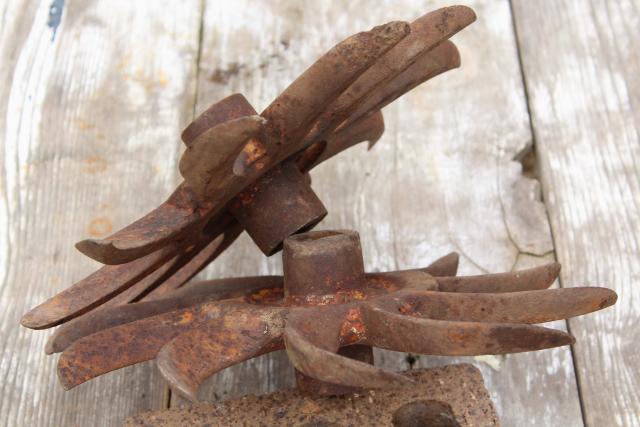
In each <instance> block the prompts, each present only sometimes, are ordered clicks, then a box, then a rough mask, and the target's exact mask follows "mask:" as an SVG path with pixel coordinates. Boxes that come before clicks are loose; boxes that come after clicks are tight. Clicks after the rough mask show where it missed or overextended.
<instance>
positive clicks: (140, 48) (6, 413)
mask: <svg viewBox="0 0 640 427" xmlns="http://www.w3.org/2000/svg"><path fill="white" fill-rule="evenodd" d="M466 3H468V4H470V5H471V6H472V7H474V9H476V11H477V12H478V15H479V20H478V22H476V23H475V24H473V25H472V26H471V27H470V28H468V29H467V30H465V31H464V32H463V33H461V34H460V35H458V36H456V37H455V38H454V41H455V42H456V43H457V44H458V46H459V47H460V50H461V54H462V61H463V67H462V68H461V69H460V70H456V71H453V72H450V73H449V74H448V75H446V76H442V77H439V78H437V79H435V80H434V81H432V82H430V83H428V84H426V85H424V86H423V87H421V88H419V89H417V90H415V91H414V92H413V93H412V94H410V95H408V96H406V97H405V98H403V99H401V100H400V101H399V102H397V103H396V104H394V105H393V106H390V107H389V108H387V109H386V110H385V121H386V126H387V131H386V133H385V136H384V137H383V139H382V140H381V141H379V143H378V145H376V147H375V148H374V149H373V150H372V151H370V152H367V151H366V148H365V147H364V146H360V147H355V148H353V149H352V150H351V151H349V152H346V153H344V154H342V155H341V156H339V157H337V158H335V159H332V160H331V161H330V162H329V163H327V164H325V165H323V166H321V167H319V168H318V169H317V170H316V171H314V172H313V174H312V175H313V180H314V188H315V189H316V191H317V193H318V194H319V195H320V197H321V198H322V199H323V201H324V202H325V205H326V206H327V208H328V210H329V212H330V214H329V216H328V217H327V219H326V220H325V221H324V222H323V223H322V224H321V225H320V226H319V228H351V229H356V230H358V231H359V232H360V234H361V238H362V243H363V248H364V252H365V262H366V265H367V268H368V270H369V271H376V270H380V271H382V270H390V269H396V268H411V267H418V266H423V265H425V264H427V263H428V262H430V261H431V260H433V259H435V258H437V257H438V256H440V255H442V254H444V253H447V252H449V251H451V250H456V251H458V252H460V253H461V254H462V260H461V272H462V273H463V274H474V273H479V272H488V271H491V272H494V271H505V270H511V269H519V268H525V267H528V266H531V265H537V264H540V263H543V262H548V261H550V260H552V259H553V258H554V256H555V254H554V252H553V244H552V239H551V233H550V231H549V225H548V223H547V219H546V213H545V207H544V205H543V204H542V203H541V202H540V194H539V193H540V189H539V186H538V184H537V183H536V182H535V181H533V180H531V179H528V178H525V177H524V176H523V174H522V171H521V166H520V164H519V163H518V161H517V160H518V159H521V158H522V157H524V156H525V155H526V153H527V152H529V150H530V149H531V147H532V134H531V129H530V121H529V120H530V118H529V116H528V111H527V102H526V101H527V100H526V97H525V93H524V87H523V83H522V76H521V71H523V72H524V76H525V80H526V83H527V89H528V93H529V101H530V105H529V108H530V110H531V112H532V120H533V129H534V131H535V135H536V152H537V155H538V158H539V163H540V165H539V166H540V169H541V171H542V179H543V185H542V187H543V194H544V197H545V201H546V203H547V207H548V208H549V214H550V217H551V225H552V228H553V237H554V241H555V244H556V245H557V251H558V258H559V260H560V261H561V262H562V263H563V267H564V269H563V273H562V282H563V283H562V284H563V285H564V286H566V285H571V284H587V283H591V284H604V285H610V286H613V287H615V289H616V290H617V291H618V292H619V294H620V295H621V298H622V300H621V302H620V303H619V305H618V306H617V308H616V309H614V310H611V309H610V310H609V311H608V312H606V313H603V314H596V315H591V316H588V317H586V318H583V319H576V320H572V321H571V323H570V326H571V329H572V332H573V333H574V334H575V335H576V336H577V338H578V345H577V346H576V347H575V350H576V354H575V357H576V360H577V364H578V366H577V367H578V371H579V373H580V376H579V377H580V387H581V388H580V391H581V393H582V398H583V406H584V408H583V409H584V413H585V414H586V420H587V421H588V424H589V425H592V426H596V425H597V426H599V425H612V424H616V425H636V424H639V423H640V421H639V420H638V413H640V408H639V406H640V405H639V404H638V395H637V393H636V388H637V387H636V386H637V384H638V371H637V365H638V356H637V355H636V354H635V352H634V348H635V339H634V338H635V335H634V334H635V329H634V326H635V325H634V322H635V321H636V320H637V317H638V315H637V313H638V310H637V309H634V302H635V300H637V295H635V293H634V289H633V283H634V282H633V280H634V278H636V279H637V277H638V276H639V274H638V271H639V270H640V269H639V265H640V262H639V260H638V256H637V254H638V245H637V238H636V234H637V230H638V222H639V218H638V210H637V204H638V186H639V184H638V173H637V172H638V171H637V161H636V160H637V159H638V157H639V156H638V144H637V142H638V136H637V125H638V120H639V115H640V112H639V111H638V110H637V109H634V108H633V106H634V105H635V106H637V105H638V101H639V98H640V95H639V92H638V90H639V88H640V82H639V81H638V73H637V70H638V59H637V57H636V56H635V55H634V52H635V51H637V45H638V39H637V37H634V34H635V33H634V31H635V32H637V30H636V29H637V28H638V27H639V25H638V23H639V22H638V20H639V19H640V18H639V16H640V15H639V14H638V9H639V7H638V4H637V2H636V3H631V2H629V1H620V2H617V3H614V2H604V1H600V2H581V1H574V2H553V3H552V2H544V3H543V2H541V1H536V2H533V1H528V2H525V1H516V2H515V3H514V11H515V16H514V19H515V22H516V23H517V29H518V42H519V45H520V47H521V56H522V63H523V65H524V69H523V70H521V69H520V66H519V60H518V50H517V44H516V39H515V35H514V29H513V25H512V24H513V21H512V16H511V10H510V5H509V3H508V2H507V1H505V0H495V1H493V0H487V1H480V0H477V1H472V2H466ZM57 4H59V3H57ZM444 4H445V3H444V2H442V1H427V2H425V1H418V0H401V1H390V0H388V1H379V2H376V3H375V5H374V4H373V3H372V2H369V1H364V0H358V1H346V0H344V1H343V0H339V1H331V2H315V1H310V0H307V1H290V0H269V1H264V2H249V1H248V0H236V1H233V2H219V1H214V0H208V1H203V2H200V1H196V0H190V1H188V2H180V3H179V4H178V3H170V2H169V3H166V4H165V3H163V4H158V3H157V2H153V3H150V2H128V1H125V0H122V1H110V2H98V1H90V2H79V1H67V2H66V3H65V5H64V9H63V11H62V15H61V20H60V23H59V25H58V26H57V28H56V31H55V36H54V34H53V28H52V27H51V26H50V25H49V23H51V25H52V26H55V19H53V20H52V17H51V16H50V15H51V12H52V11H51V9H50V3H49V2H48V1H45V2H42V3H40V4H38V3H37V2H26V1H4V2H2V1H0V141H1V142H2V146H1V147H2V148H1V151H0V153H1V154H0V159H1V160H2V161H1V162H0V168H1V170H2V174H1V175H0V188H2V190H1V192H0V194H2V198H1V200H0V235H1V236H2V240H1V243H0V277H2V282H0V307H2V309H3V310H2V313H1V314H0V336H1V337H2V342H3V343H4V345H3V347H2V355H1V357H0V360H1V362H0V375H1V377H0V391H1V392H2V396H3V399H2V402H1V403H0V411H1V413H2V414H3V418H2V421H3V422H4V423H5V424H6V425H56V426H57V425H119V424H120V422H121V421H122V420H123V419H124V418H125V417H127V416H128V415H131V414H133V413H135V412H138V411H142V410H148V409H157V408H161V407H163V406H166V404H167V403H168V402H167V389H166V386H165V385H164V382H163V381H162V380H161V379H160V377H159V375H158V374H157V373H156V371H155V368H154V367H153V365H152V364H143V365H141V366H138V367H134V368H128V369H126V370H123V371H119V372H115V373H111V374H107V375H105V376H104V377H102V378H99V379H97V380H94V381H92V382H90V383H88V384H85V385H81V386H79V387H78V388H77V389H75V390H73V391H70V392H66V393H65V392H64V391H62V388H61V387H60V386H59V384H58V383H57V379H56V378H55V359H56V358H55V357H50V358H47V357H45V356H44V353H43V350H42V349H43V346H44V342H45V341H46V338H47V337H48V335H49V334H50V332H32V331H29V330H26V329H23V328H20V327H19V326H18V321H19V318H20V316H21V314H22V313H24V312H25V311H26V310H27V309H28V308H30V307H32V306H33V305H34V304H36V303H38V302H40V301H42V300H43V299H45V298H47V297H49V296H51V295H52V294H54V293H55V292H57V291H60V290H61V289H63V288H65V287H67V286H68V285H69V284H71V283H72V282H73V281H75V280H78V279H80V278H81V277H83V276H84V275H86V274H87V273H89V272H91V271H93V270H94V269H95V268H96V267H97V263H94V262H92V261H91V260H88V259H87V258H86V257H83V256H82V255H80V254H79V253H78V252H77V251H75V249H73V246H72V243H73V242H75V241H77V240H79V239H81V238H84V237H88V236H101V235H106V234H107V233H108V232H109V231H110V230H115V229H118V228H120V227H121V226H123V225H125V224H127V223H129V222H130V221H131V220H133V219H135V218H137V217H138V216H139V215H140V214H142V213H144V212H146V211H148V210H149V209H151V208H152V207H153V206H155V205H157V204H158V203H159V202H161V201H162V200H164V198H165V197H166V196H167V195H168V194H169V192H170V191H171V189H172V188H173V187H174V186H175V184H176V183H177V182H178V178H179V177H178V175H177V173H176V164H177V159H178V157H179V155H180V153H181V150H182V146H181V144H180V142H179V138H178V135H179V133H180V130H181V128H182V127H183V126H184V125H185V124H186V123H187V122H188V121H189V120H190V119H191V115H192V113H193V111H194V110H195V111H197V112H200V111H202V110H204V109H205V108H206V107H207V106H208V105H209V104H210V103H212V102H215V101H217V100H219V99H221V98H223V97H224V96H226V95H228V94H230V93H233V92H241V93H244V94H245V96H246V97H247V98H248V99H249V100H250V102H252V103H253V105H254V106H255V108H256V109H257V110H259V111H260V110H261V109H262V108H264V107H265V106H266V105H267V104H268V103H269V102H270V101H271V100H272V99H273V98H274V97H275V96H276V95H277V94H278V93H279V92H280V91H281V90H282V89H284V88H285V87H286V85H287V84H288V83H289V82H290V81H291V80H292V79H293V78H295V76H297V75H298V74H299V73H300V72H301V71H303V70H304V69H305V68H306V67H307V66H308V65H309V64H310V63H311V62H312V61H313V60H314V59H315V58H316V57H317V56H318V55H319V54H321V53H323V52H324V51H325V50H326V49H327V48H328V47H330V46H331V45H333V44H334V43H335V42H337V41H339V40H340V39H342V38H344V37H345V36H347V35H349V34H352V33H353V32H356V31H360V30H364V29H368V28H370V27H371V26H373V25H376V24H379V23H382V22H385V21H388V20H391V19H406V20H411V19H413V18H415V17H417V16H419V15H420V14H421V13H424V12H426V11H428V10H432V9H434V8H436V7H439V6H442V5H444ZM54 18H55V17H54ZM201 25H202V30H203V31H202V34H201V35H200V28H201ZM200 36H202V38H201V39H200ZM200 41H201V45H199V42H200ZM199 49H200V53H201V56H200V62H199V64H198V63H197V60H198V52H199ZM553 49H556V50H553ZM198 66H199V69H198ZM196 95H197V102H196ZM280 271H281V264H280V259H279V256H277V255H276V256H274V257H271V258H269V259H267V258H265V257H264V256H263V255H262V254H261V253H260V252H259V251H258V249H257V248H256V247H255V246H254V245H253V243H252V242H251V241H250V239H249V238H248V237H247V236H246V235H243V236H241V238H240V239H239V240H238V242H237V243H236V244H235V245H234V247H232V248H231V249H230V250H229V251H228V252H227V253H226V254H224V255H223V256H222V257H221V258H220V259H219V260H218V261H217V262H216V263H214V264H213V265H212V266H211V267H209V268H208V269H207V271H206V272H205V273H204V274H203V275H201V277H212V278H213V277H225V276H226V277H228V276H238V275H249V274H274V273H279V272H280ZM634 297H635V299H634ZM636 305H637V304H636ZM553 326H554V327H558V328H564V327H565V324H564V322H556V323H555V324H554V325H553ZM629 329H631V330H630V331H629ZM376 356H377V360H378V363H380V364H382V365H384V366H386V367H389V368H392V369H398V370H399V369H406V368H408V367H409V363H408V362H407V360H406V356H405V355H404V354H400V353H394V352H388V351H380V352H377V354H376ZM452 360H456V361H457V360H461V359H448V358H427V357H419V358H418V359H417V362H416V363H415V364H414V366H416V367H418V366H433V365H437V364H443V363H447V362H450V361H452ZM462 360H465V361H474V362H475V363H476V365H478V366H479V367H480V368H481V370H482V371H483V375H484V376H485V380H486V382H487V388H488V389H489V390H490V391H491V392H492V397H493V399H494V401H495V402H496V406H497V410H498V412H499V414H500V416H501V419H502V421H503V424H504V425H507V426H508V425H514V426H515V425H518V426H522V425H571V426H573V425H576V426H577V425H581V424H582V417H581V413H580V405H579V399H578V393H577V385H576V380H575V377H574V373H573V372H574V370H573V364H572V357H571V353H570V351H569V350H568V349H555V350H548V351H543V352H538V353H531V354H520V355H510V356H507V357H483V358H475V360H474V359H462ZM290 385H293V376H292V370H291V367H290V365H289V362H288V360H287V358H286V355H284V354H283V353H275V354H271V355H266V356H263V357H261V358H258V359H255V360H252V361H249V362H247V363H244V364H242V365H239V366H236V367H233V368H230V369H228V370H225V371H223V372H222V373H220V374H218V375H216V376H214V377H213V378H211V379H210V380H209V381H208V383H207V385H206V386H205V387H204V390H203V391H202V395H201V396H202V397H203V398H205V399H223V398H227V397H231V396H237V395H240V394H245V393H262V392H266V391H270V390H274V389H277V388H282V387H286V386H290ZM170 403H171V405H172V406H175V405H178V404H180V403H181V401H180V399H178V398H176V397H175V396H171V402H170Z"/></svg>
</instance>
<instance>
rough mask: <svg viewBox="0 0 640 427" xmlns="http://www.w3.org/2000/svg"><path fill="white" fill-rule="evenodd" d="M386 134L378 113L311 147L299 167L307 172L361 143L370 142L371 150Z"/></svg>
mask: <svg viewBox="0 0 640 427" xmlns="http://www.w3.org/2000/svg"><path fill="white" fill-rule="evenodd" d="M383 132H384V118H383V117H382V112H381V111H376V112H374V113H372V114H370V115H368V116H366V117H362V118H361V119H360V120H358V121H356V122H354V123H353V124H351V126H348V127H346V128H344V129H341V130H340V131H338V132H335V133H334V134H332V135H331V136H329V137H328V138H327V140H326V141H320V142H318V143H316V144H318V145H316V144H312V145H311V146H309V147H308V148H307V149H306V150H305V151H304V152H303V154H302V155H301V156H300V157H299V158H298V161H297V162H298V167H299V168H300V170H301V171H303V172H307V171H309V170H311V169H313V168H314V167H316V166H317V165H319V164H320V163H322V162H324V161H325V160H327V159H330V158H331V157H333V156H335V155H336V154H338V153H340V152H342V151H344V150H346V149H347V148H349V147H352V146H354V145H356V144H358V143H360V142H364V141H368V142H369V148H371V147H373V145H374V144H375V143H376V142H377V141H378V139H380V137H381V136H382V134H383Z"/></svg>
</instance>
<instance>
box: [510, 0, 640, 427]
mask: <svg viewBox="0 0 640 427" xmlns="http://www.w3.org/2000/svg"><path fill="white" fill-rule="evenodd" d="M514 15H515V22H516V27H517V32H518V37H519V42H520V46H521V54H522V62H523V66H524V71H525V80H526V85H527V89H528V93H529V105H530V110H531V116H532V123H533V128H534V132H535V135H536V151H537V154H538V159H539V167H540V170H541V178H542V184H543V190H544V196H545V200H546V202H547V207H548V210H549V216H550V219H551V225H552V229H553V235H554V241H555V244H556V251H557V256H558V260H559V261H560V262H561V263H562V265H563V270H562V275H561V282H562V285H563V286H573V285H584V284H598V285H603V286H608V287H611V288H613V289H615V290H616V292H618V295H619V301H618V304H617V305H616V306H615V307H614V308H613V309H608V310H607V311H605V312H602V313H598V314H595V315H591V316H586V317H581V318H576V319H572V320H571V321H570V323H569V325H570V328H571V332H572V333H573V334H574V335H575V336H576V339H577V340H578V342H577V344H576V345H575V347H574V352H575V360H576V365H577V366H576V367H577V370H578V378H579V384H580V393H581V397H582V401H583V406H584V413H585V421H586V423H587V425H589V426H604V425H607V426H613V425H616V426H637V425H640V395H639V394H638V389H639V388H640V371H639V369H638V367H639V366H640V355H639V352H638V341H640V330H639V329H638V327H637V324H638V322H639V321H640V308H639V304H638V301H640V293H639V289H640V288H639V287H638V278H640V256H639V255H638V254H639V253H640V244H639V243H638V231H639V230H640V208H639V206H640V138H639V134H638V130H639V129H640V108H639V106H640V72H639V70H640V59H639V58H638V54H637V52H638V50H639V49H640V39H639V38H638V28H640V1H637V0H635V1H630V0H621V1H615V2H612V1H605V0H599V1H582V0H573V1H545V2H544V7H541V2H531V1H520V0H517V1H515V2H514Z"/></svg>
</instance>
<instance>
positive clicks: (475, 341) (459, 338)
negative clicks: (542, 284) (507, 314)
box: [362, 304, 575, 356]
mask: <svg viewBox="0 0 640 427" xmlns="http://www.w3.org/2000/svg"><path fill="white" fill-rule="evenodd" d="M362 312H363V319H364V322H365V327H366V342H367V343H368V344H370V345H375V346H376V347H382V348H386V349H390V350H395V351H405V352H410V353H420V354H429V355H435V356H477V355H482V354H505V353H519V352H524V351H533V350H542V349H545V348H551V347H558V346H562V345H568V344H573V343H574V342H575V340H574V338H573V337H572V336H571V335H569V334H567V333H565V332H562V331H556V330H553V329H548V328H543V327H540V326H532V325H521V324H511V323H484V322H459V321H447V320H433V319H423V318H419V317H413V316H404V315H402V314H398V313H396V312H391V311H388V310H386V309H384V308H383V307H380V306H374V305H366V304H363V307H362Z"/></svg>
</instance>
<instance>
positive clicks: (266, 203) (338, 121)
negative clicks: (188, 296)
mask: <svg viewBox="0 0 640 427" xmlns="http://www.w3.org/2000/svg"><path fill="white" fill-rule="evenodd" d="M474 20H475V14H474V12H473V11H472V10H471V9H469V8H467V7H464V6H452V7H446V8H442V9H439V10H436V11H434V12H431V13H427V14H426V15H424V16H422V17H420V18H419V19H417V20H416V21H414V22H412V23H411V24H408V23H406V22H390V23H388V24H385V25H381V26H378V27H375V28H373V29H372V30H370V31H366V32H362V33H358V34H355V35H353V36H351V37H349V38H347V39H345V40H344V41H342V42H340V43H338V44H337V45H336V46H334V47H333V48H332V49H331V50H329V51H328V52H327V53H326V54H325V55H324V56H322V57H321V58H320V59H318V60H317V61H316V62H315V63H314V64H313V65H311V66H310V67H309V68H308V69H307V70H306V71H305V72H304V73H303V74H302V75H301V76H300V77H298V78H297V79H296V80H295V81H294V82H293V83H292V84H291V85H290V86H289V87H288V88H287V89H286V90H285V91H284V92H282V94H280V96H278V97H277V98H276V99H275V100H274V101H273V102H272V103H271V105H269V106H268V107H267V108H266V109H265V110H264V111H263V112H262V113H261V114H260V115H258V114H257V113H256V111H255V110H254V109H253V107H252V106H251V105H250V104H249V102H248V101H247V100H246V99H245V98H244V97H243V96H242V95H240V94H235V95H232V96H229V97H228V98H225V99H223V100H222V101H220V102H218V103H216V104H214V105H213V106H211V107H210V108H209V109H208V110H207V111H205V112H204V113H203V114H202V115H200V116H199V117H198V118H197V119H196V120H195V121H194V122H193V123H191V124H190V125H189V126H188V127H187V128H186V129H185V130H184V132H183V134H182V139H183V141H184V143H185V145H186V147H187V148H186V151H185V153H184V156H183V157H182V159H181V162H180V172H181V174H182V175H183V177H184V179H185V180H184V182H183V183H182V184H180V185H179V187H178V188H177V189H176V190H175V191H174V193H173V194H172V195H171V196H170V197H169V199H168V200H167V201H166V202H164V203H163V204H161V205H160V206H159V207H158V208H156V209H155V210H153V211H152V212H150V213H148V214H147V215H146V216H144V217H143V218H141V219H139V220H137V221H135V222H134V223H132V224H130V225H129V226H127V227H125V228H124V229H122V230H120V231H118V232H116V233H115V234H113V235H111V236H109V237H107V238H105V239H102V240H84V241H81V242H79V243H78V244H77V245H76V247H77V248H78V249H79V250H80V251H81V252H83V253H84V254H86V255H88V256H90V257H91V258H93V259H95V260H98V261H100V262H102V263H105V264H108V265H106V266H104V267H103V268H101V269H100V270H98V271H96V272H95V273H93V274H91V275H90V276H88V277H86V278H85V279H83V280H81V281H80V282H78V283H76V284H74V285H73V286H71V287H70V288H69V289H67V290H65V291H63V292H61V293H60V294H58V295H56V296H54V297H53V298H51V299H50V300H48V301H46V302H44V303H43V304H41V305H40V306H38V307H36V308H35V309H33V310H31V311H30V312H29V313H27V314H26V315H25V316H24V317H23V319H22V324H23V325H24V326H26V327H29V328H33V329H42V328H48V327H52V326H56V325H59V324H61V323H64V322H66V321H69V320H71V319H74V318H76V317H78V316H81V315H82V314H85V313H87V312H89V311H91V310H93V309H94V308H96V307H99V306H101V305H104V306H115V305H120V304H126V303H129V302H134V301H140V300H152V299H155V298H158V297H160V296H162V295H164V294H166V293H167V292H169V291H171V290H174V289H177V288H179V287H181V286H182V285H183V284H184V283H186V282H187V281H188V280H189V279H190V278H192V277H193V276H194V275H195V274H197V273H198V272H199V271H201V270H202V269H203V268H204V267H205V266H206V265H207V264H209V263H210V262H211V261H213V260H214V259H216V257H218V256H219V255H220V254H221V253H222V252H223V251H224V250H225V249H226V248H227V247H228V246H229V245H231V244H232V243H233V242H234V240H235V239H236V238H237V237H238V235H239V234H240V233H241V232H242V231H243V230H246V231H247V232H248V234H249V235H250V236H251V238H252V239H253V240H254V241H255V243H256V244H257V245H258V247H259V248H260V249H261V250H262V251H263V252H264V253H265V254H267V255H271V254H273V253H275V252H277V251H279V250H280V249H281V247H282V242H283V241H284V239H285V238H286V237H288V236H290V235H292V234H295V233H297V232H302V231H307V230H309V229H311V228H312V227H313V226H315V225H316V224H317V223H318V222H319V221H321V220H322V218H323V217H324V216H325V215H326V213H327V212H326V210H325V208H324V206H323V205H322V202H321V201H320V200H319V199H318V197H317V196H316V195H315V194H314V192H313V190H312V189H311V187H310V180H309V176H308V174H307V172H308V171H309V170H310V169H311V168H313V167H314V166H316V165H317V164H319V163H321V162H323V161H324V160H327V159H329V158H330V157H332V156H334V155H335V154H337V153H339V152H341V151H343V150H345V149H347V148H349V147H350V146H352V145H354V144H356V143H359V142H362V141H369V144H370V146H372V145H373V144H374V143H375V141H376V140H377V139H378V138H379V137H380V136H381V134H382V133H383V131H384V124H383V119H382V113H381V112H380V109H381V108H382V107H384V106H385V105H387V104H389V103H390V102H392V101H394V100H395V99H396V98H398V97H399V96H401V95H402V94H404V93H406V92H407V91H409V90H411V89H413V88H414V87H416V86H417V85H419V84H421V83H422V82H424V81H426V80H428V79H430V78H432V77H434V76H437V75H438V74H441V73H443V72H445V71H447V70H450V69H453V68H456V67H458V66H459V65H460V57H459V54H458V51H457V49H456V47H455V45H454V44H453V43H451V42H450V41H449V40H448V38H449V37H451V36H452V35H454V34H455V33H456V32H458V31H460V30H461V29H462V28H464V27H466V26H467V25H469V24H470V23H471V22H473V21H474Z"/></svg>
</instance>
